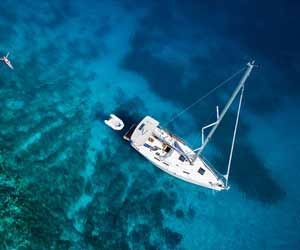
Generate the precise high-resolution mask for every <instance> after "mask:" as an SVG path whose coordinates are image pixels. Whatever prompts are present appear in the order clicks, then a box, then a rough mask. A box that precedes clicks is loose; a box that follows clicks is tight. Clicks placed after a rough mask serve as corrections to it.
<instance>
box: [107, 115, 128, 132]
mask: <svg viewBox="0 0 300 250" xmlns="http://www.w3.org/2000/svg"><path fill="white" fill-rule="evenodd" d="M104 122H105V124H106V125H107V126H109V127H111V128H112V129H113V130H122V129H123V128H124V122H123V121H122V120H121V119H120V118H119V117H117V116H116V115H114V114H110V115H109V119H108V120H105V121H104Z"/></svg>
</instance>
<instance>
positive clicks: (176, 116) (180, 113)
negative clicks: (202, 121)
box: [164, 67, 245, 126]
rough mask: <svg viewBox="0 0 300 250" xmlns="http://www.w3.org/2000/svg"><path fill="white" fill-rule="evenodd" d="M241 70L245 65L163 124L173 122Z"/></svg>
mask: <svg viewBox="0 0 300 250" xmlns="http://www.w3.org/2000/svg"><path fill="white" fill-rule="evenodd" d="M243 70H245V67H243V68H241V69H240V70H238V71H237V72H235V73H234V74H233V75H232V76H230V77H228V78H227V79H226V80H224V81H223V82H221V83H220V84H218V85H217V86H216V87H214V88H213V89H211V90H210V91H208V92H207V93H206V94H205V95H203V96H201V97H200V98H199V99H198V100H196V101H195V102H193V103H192V104H191V105H189V106H188V107H186V108H185V109H183V110H182V111H180V112H179V113H178V114H177V115H175V116H174V117H173V118H172V119H171V120H169V121H168V122H167V123H165V124H164V126H167V125H168V124H169V123H171V122H173V121H174V120H175V119H177V118H178V117H179V116H181V115H182V114H183V113H184V112H186V111H187V110H189V109H190V108H192V107H193V106H195V105H196V104H197V103H199V102H200V101H202V100H203V99H205V98H206V97H208V96H209V95H210V94H212V93H213V92H214V91H216V90H217V89H219V88H220V87H222V86H223V85H225V84H226V83H227V82H229V81H230V80H231V79H232V78H234V77H235V76H236V75H238V74H240V73H241V72H242V71H243Z"/></svg>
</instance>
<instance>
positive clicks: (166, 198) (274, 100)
mask: <svg viewBox="0 0 300 250" xmlns="http://www.w3.org/2000/svg"><path fill="white" fill-rule="evenodd" d="M298 7H299V4H298V3H296V2H292V1H289V2H283V1H273V2H272V6H270V5H269V4H267V3H266V4H263V3H260V2H259V1H241V3H234V4H233V3H232V4H228V3H227V2H226V3H225V1H224V2H219V1H217V2H214V1H213V2H212V1H207V2H205V1H203V2H199V1H184V2H183V1H125V0H124V1H92V0H87V1H81V0H77V1H58V0H56V1H21V2H20V1H14V0H10V1H8V0H4V1H1V4H0V11H1V15H0V39H1V40H0V53H1V54H3V55H5V54H6V53H7V52H8V51H9V52H10V59H11V62H12V64H13V65H14V68H15V69H14V70H13V71H12V70H10V69H9V68H7V67H6V66H5V65H4V64H1V65H0V98H1V103H2V105H1V113H0V126H1V130H0V199H1V202H0V206H1V207H0V249H72V250H77V249H299V244H300V237H299V231H300V216H299V214H300V199H299V190H298V189H299V188H298V180H299V178H300V169H299V164H298V162H299V161H298V160H297V158H296V157H297V156H298V155H299V153H300V147H299V142H298V139H299V132H298V131H297V130H298V124H299V116H298V113H299V112H298V107H299V95H300V91H299V87H298V83H299V61H298V58H299V48H298V42H297V41H299V29H298V28H297V26H298V23H297V22H298V21H297V9H298ZM252 59H256V61H257V64H258V65H259V67H257V68H255V69H254V71H253V73H252V75H251V76H250V78H249V81H248V82H247V86H246V90H245V102H244V104H243V109H242V113H241V120H240V127H239V130H238V138H237V143H236V148H235V149H236V150H235V154H234V158H233V165H232V172H231V178H230V180H229V182H230V185H231V188H230V190H229V191H228V192H214V191H211V190H206V189H203V188H201V187H198V186H194V185H191V184H187V183H184V182H182V181H180V180H177V179H175V178H173V177H171V176H169V175H167V174H165V173H163V172H162V171H160V170H159V169H157V168H155V167H154V166H153V165H151V164H150V163H149V162H147V161H145V160H144V159H143V158H142V157H141V156H140V155H139V154H138V153H136V152H135V151H134V150H133V149H132V148H131V147H129V145H128V144H127V143H126V142H125V141H124V140H123V139H122V137H121V136H122V133H121V134H119V133H115V132H114V131H112V130H110V129H109V128H108V127H106V126H105V125H104V123H103V119H104V118H106V116H107V115H108V114H109V113H116V114H117V115H119V116H120V117H121V118H123V119H124V121H125V123H126V126H127V127H128V126H130V125H131V122H134V121H138V120H139V119H141V118H142V117H143V116H145V115H147V114H150V115H152V116H154V117H155V118H157V119H159V120H160V121H161V123H162V124H166V123H167V122H168V121H170V119H172V117H173V116H174V115H175V114H177V113H178V112H180V111H181V110H182V109H184V108H185V107H186V106H188V105H189V104H191V103H192V102H193V101H194V100H196V99H198V98H199V97H200V96H202V95H204V94H205V93H207V91H209V90H210V89H212V88H213V87H215V86H216V85H217V84H218V83H220V82H222V81H223V80H225V79H226V78H227V77H229V76H230V75H232V74H233V73H234V72H236V71H237V70H239V69H241V68H242V67H244V66H245V64H246V62H247V61H249V60H252ZM235 80H236V81H233V82H230V83H229V84H227V85H226V86H225V87H224V88H221V89H219V91H218V92H217V93H216V94H214V95H210V96H209V98H206V99H205V101H204V102H201V103H199V105H197V106H195V107H194V108H193V109H190V110H189V111H188V112H187V113H185V114H184V115H182V116H180V117H179V118H178V119H176V120H175V121H174V122H172V123H170V124H169V125H168V128H169V129H170V130H172V131H173V132H175V133H176V134H178V135H179V136H180V137H183V138H186V139H187V141H188V142H189V143H190V144H191V145H193V146H197V145H199V142H200V139H201V138H200V132H201V131H200V130H201V127H202V126H204V125H206V124H207V123H209V122H213V121H214V117H215V105H220V107H222V106H223V105H224V102H225V100H226V98H227V97H228V95H229V93H230V91H231V90H232V88H233V87H234V86H235V84H236V82H237V81H238V78H237V79H235ZM233 111H234V110H231V112H230V113H229V115H228V117H227V118H226V119H225V121H224V124H223V125H222V126H221V127H220V130H219V131H218V132H217V133H216V136H215V137H214V138H213V140H212V144H211V145H210V147H209V150H208V152H206V153H207V154H208V156H209V157H210V161H211V162H213V163H214V165H215V166H216V167H217V168H218V169H219V170H220V171H224V169H225V168H226V159H227V158H226V156H227V155H228V152H229V144H230V139H231V135H232V127H233V122H232V121H233V118H234V116H233V115H234V113H233ZM224 166H225V167H224Z"/></svg>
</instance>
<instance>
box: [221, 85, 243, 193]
mask: <svg viewBox="0 0 300 250" xmlns="http://www.w3.org/2000/svg"><path fill="white" fill-rule="evenodd" d="M244 89H245V86H243V87H242V90H241V95H240V100H239V107H238V112H237V115H236V120H235V125H234V132H233V137H232V142H231V148H230V155H229V159H228V166H227V172H226V174H225V175H224V177H225V186H226V187H227V185H228V177H229V173H230V167H231V160H232V153H233V149H234V144H235V137H236V131H237V127H238V124H239V117H240V111H241V106H242V100H243V94H244Z"/></svg>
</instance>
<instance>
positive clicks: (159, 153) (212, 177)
mask: <svg viewBox="0 0 300 250" xmlns="http://www.w3.org/2000/svg"><path fill="white" fill-rule="evenodd" d="M141 127H142V128H141ZM130 141H131V146H132V147H133V148H134V149H136V150H137V151H138V152H139V153H140V154H142V155H143V156H144V157H145V158H146V159H148V160H149V161H150V162H151V163H153V164H154V165H155V166H157V167H158V168H160V169H161V170H163V171H165V172H167V173H168V174H170V175H172V176H174V177H176V178H179V179H181V180H184V181H187V182H190V183H193V184H195V185H199V186H203V187H206V188H210V189H214V190H218V191H220V190H224V189H228V187H226V185H225V182H224V178H223V177H222V176H221V175H220V174H218V173H217V172H216V171H215V170H213V169H212V168H211V167H209V166H208V164H207V163H205V162H204V161H203V159H201V158H200V157H197V158H196V159H194V161H193V162H191V161H190V159H191V158H192V157H196V155H195V153H194V152H193V150H192V149H191V148H189V147H188V146H187V145H185V144H184V142H182V141H181V140H179V139H178V138H176V137H175V136H174V135H171V134H169V133H168V132H167V131H165V130H163V129H162V128H160V127H158V122H157V121H156V120H154V119H153V118H151V117H149V116H146V117H145V118H144V119H143V120H142V121H141V122H140V123H139V124H138V126H137V127H136V128H135V130H134V131H133V133H132V136H131V137H130ZM189 157H190V158H189Z"/></svg>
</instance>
